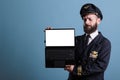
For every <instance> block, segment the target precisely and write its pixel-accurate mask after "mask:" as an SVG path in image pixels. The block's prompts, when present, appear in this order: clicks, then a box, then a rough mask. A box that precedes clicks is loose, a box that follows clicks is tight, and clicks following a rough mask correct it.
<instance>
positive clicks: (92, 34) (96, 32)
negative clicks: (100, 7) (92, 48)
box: [86, 30, 99, 39]
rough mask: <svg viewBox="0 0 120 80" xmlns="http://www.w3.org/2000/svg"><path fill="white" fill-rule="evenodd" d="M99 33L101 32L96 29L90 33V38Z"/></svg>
mask: <svg viewBox="0 0 120 80" xmlns="http://www.w3.org/2000/svg"><path fill="white" fill-rule="evenodd" d="M98 34H99V33H98V30H96V31H95V32H93V33H91V34H90V38H92V39H94V38H95V37H96V36H97V35H98ZM86 35H88V34H86Z"/></svg>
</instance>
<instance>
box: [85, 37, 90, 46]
mask: <svg viewBox="0 0 120 80" xmlns="http://www.w3.org/2000/svg"><path fill="white" fill-rule="evenodd" d="M89 38H90V35H87V36H86V37H85V45H86V46H87V44H88V41H89Z"/></svg>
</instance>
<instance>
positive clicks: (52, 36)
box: [45, 28, 75, 47]
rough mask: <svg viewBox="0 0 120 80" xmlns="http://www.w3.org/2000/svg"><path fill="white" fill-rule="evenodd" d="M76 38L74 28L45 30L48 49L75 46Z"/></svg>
mask: <svg viewBox="0 0 120 80" xmlns="http://www.w3.org/2000/svg"><path fill="white" fill-rule="evenodd" d="M74 36H75V30H74V28H70V29H51V30H45V40H46V47H57V46H58V47H62V46H63V47H65V46H75V37H74Z"/></svg>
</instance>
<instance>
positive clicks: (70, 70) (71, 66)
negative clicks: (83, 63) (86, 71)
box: [64, 65, 74, 72]
mask: <svg viewBox="0 0 120 80" xmlns="http://www.w3.org/2000/svg"><path fill="white" fill-rule="evenodd" d="M73 69H74V65H66V66H65V68H64V70H67V71H69V72H72V71H73Z"/></svg>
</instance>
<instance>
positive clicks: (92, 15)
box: [83, 13, 98, 19]
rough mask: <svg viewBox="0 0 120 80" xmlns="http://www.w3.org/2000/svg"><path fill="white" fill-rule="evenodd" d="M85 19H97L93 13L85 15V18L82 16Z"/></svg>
mask: <svg viewBox="0 0 120 80" xmlns="http://www.w3.org/2000/svg"><path fill="white" fill-rule="evenodd" d="M85 18H92V19H94V18H95V19H96V18H98V17H97V16H96V15H95V14H94V13H89V14H86V15H85V16H83V19H85Z"/></svg>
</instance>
